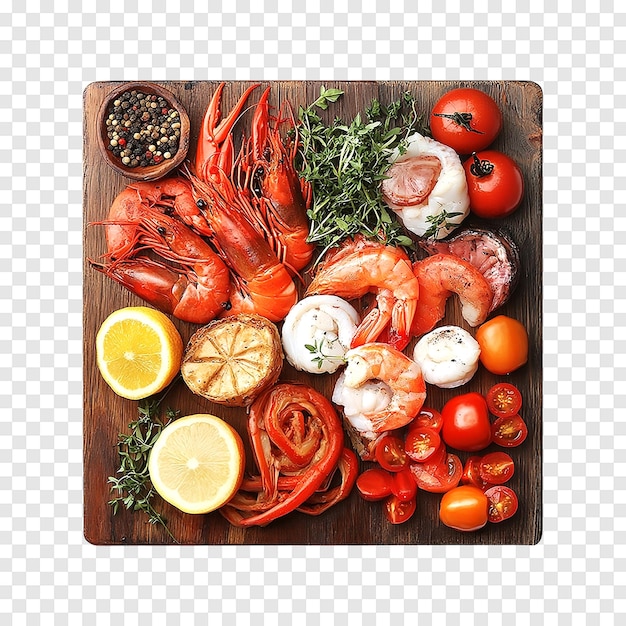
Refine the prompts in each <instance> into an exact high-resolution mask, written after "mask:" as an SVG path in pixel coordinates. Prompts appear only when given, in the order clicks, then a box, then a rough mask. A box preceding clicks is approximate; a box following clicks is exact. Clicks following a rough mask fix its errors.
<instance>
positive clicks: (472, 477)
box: [461, 456, 486, 489]
mask: <svg viewBox="0 0 626 626" xmlns="http://www.w3.org/2000/svg"><path fill="white" fill-rule="evenodd" d="M481 459H482V457H480V456H470V457H469V458H468V459H467V461H465V466H464V467H463V476H461V483H462V484H464V485H474V487H478V488H479V489H484V487H485V485H486V484H485V481H484V480H483V479H482V478H481V477H480V461H481Z"/></svg>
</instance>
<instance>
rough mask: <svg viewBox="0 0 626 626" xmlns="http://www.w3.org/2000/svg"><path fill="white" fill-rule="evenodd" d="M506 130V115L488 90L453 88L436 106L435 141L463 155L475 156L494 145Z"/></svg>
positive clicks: (432, 123)
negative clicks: (502, 131)
mask: <svg viewBox="0 0 626 626" xmlns="http://www.w3.org/2000/svg"><path fill="white" fill-rule="evenodd" d="M501 128H502V112H501V111H500V108H499V107H498V105H497V104H496V102H495V100H494V99H493V98H492V97H491V96H489V95H487V94H486V93H485V92H484V91H480V90H479V89H472V88H460V89H453V90H451V91H448V92H447V93H445V94H444V95H443V96H442V97H441V98H440V99H439V100H438V101H437V102H436V104H435V106H434V107H433V110H432V113H431V116H430V132H431V134H432V136H433V139H435V140H436V141H439V142H440V143H443V144H445V145H446V146H450V147H451V148H453V149H454V150H456V151H457V152H458V153H459V154H471V153H472V152H476V151H478V150H484V149H485V148H486V147H487V146H489V145H491V144H492V143H493V141H494V139H495V138H496V137H497V136H498V134H499V133H500V129H501Z"/></svg>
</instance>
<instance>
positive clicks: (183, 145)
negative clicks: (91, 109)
mask: <svg viewBox="0 0 626 626" xmlns="http://www.w3.org/2000/svg"><path fill="white" fill-rule="evenodd" d="M133 90H136V91H140V92H142V93H145V94H150V95H156V96H161V97H162V98H164V99H165V100H166V101H167V102H168V103H169V104H170V106H171V107H172V108H173V109H176V110H177V111H178V116H179V120H180V139H179V142H178V150H177V152H176V154H175V155H174V156H173V157H172V158H171V159H163V161H162V162H161V163H159V164H158V165H150V166H148V167H140V166H138V167H127V166H126V165H124V164H123V163H122V161H121V159H119V158H118V157H116V156H115V155H114V154H113V153H112V152H111V151H110V150H108V148H107V146H108V145H109V141H110V140H109V138H108V136H107V127H106V118H107V117H108V114H109V108H110V107H111V103H112V102H113V101H114V100H115V99H116V98H117V97H118V96H120V95H121V94H123V93H124V92H126V91H133ZM97 124H98V136H99V137H100V141H99V142H98V144H99V146H100V152H101V154H102V158H103V159H104V160H105V162H106V163H107V165H108V166H109V167H111V168H112V169H114V170H115V171H116V172H118V173H119V174H122V175H123V176H126V177H127V178H131V179H132V180H157V179H159V178H163V177H164V176H165V175H167V174H169V173H170V172H171V171H172V170H174V169H175V168H177V167H178V166H179V165H180V164H181V163H182V162H183V160H184V159H185V157H186V156H187V151H188V150H189V130H190V125H189V116H188V115H187V111H186V110H185V107H184V106H183V105H182V104H181V102H180V101H179V100H178V99H177V98H176V96H175V95H174V94H173V93H172V92H171V91H169V90H167V89H165V88H164V87H160V86H159V85H157V84H155V83H142V82H129V83H124V84H123V85H120V86H119V87H117V88H116V89H114V90H113V91H112V92H111V93H110V94H109V95H108V96H107V98H106V100H105V101H104V102H103V103H102V106H101V107H100V110H99V111H98V119H97Z"/></svg>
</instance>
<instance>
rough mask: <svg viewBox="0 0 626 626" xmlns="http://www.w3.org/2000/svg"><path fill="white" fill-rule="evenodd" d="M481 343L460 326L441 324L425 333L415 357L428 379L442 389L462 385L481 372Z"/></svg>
mask: <svg viewBox="0 0 626 626" xmlns="http://www.w3.org/2000/svg"><path fill="white" fill-rule="evenodd" d="M479 356H480V346H479V345H478V342H477V341H476V339H474V337H472V336H471V335H470V334H469V333H468V332H467V331H466V330H465V329H463V328H459V327H458V326H441V327H439V328H435V329H434V330H431V331H430V332H429V333H427V334H426V335H424V336H423V337H422V338H421V339H420V340H419V341H418V342H417V344H416V345H415V348H414V350H413V360H414V361H415V362H416V363H419V365H420V367H421V368H422V373H423V374H424V380H425V381H426V382H427V383H429V384H431V385H436V386H437V387H441V388H442V389H452V388H454V387H460V386H461V385H464V384H465V383H466V382H468V381H469V380H471V378H472V377H473V376H474V374H475V373H476V372H477V371H478V358H479Z"/></svg>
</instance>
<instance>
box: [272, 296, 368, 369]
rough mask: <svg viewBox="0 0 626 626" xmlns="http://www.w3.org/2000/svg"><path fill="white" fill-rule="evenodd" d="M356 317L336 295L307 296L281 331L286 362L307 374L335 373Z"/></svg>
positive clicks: (356, 314) (348, 346) (352, 330)
mask: <svg viewBox="0 0 626 626" xmlns="http://www.w3.org/2000/svg"><path fill="white" fill-rule="evenodd" d="M358 323H359V314H358V313H357V311H356V309H355V308H354V307H353V306H352V305H350V304H349V303H348V302H346V301H345V300H343V299H342V298H338V297H337V296H309V297H308V298H303V299H302V300H300V301H299V302H298V303H297V304H295V305H294V306H293V307H291V310H290V311H289V313H288V314H287V317H286V318H285V323H284V324H283V330H282V340H283V348H284V350H285V356H286V357H287V361H289V363H290V364H291V365H293V367H295V368H296V369H297V370H301V371H305V372H309V373H311V374H326V373H333V372H336V371H337V370H338V369H339V367H340V366H341V365H343V363H344V355H345V353H346V352H347V351H348V349H349V348H350V342H351V341H352V337H353V336H354V334H355V333H356V328H357V325H358Z"/></svg>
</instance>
